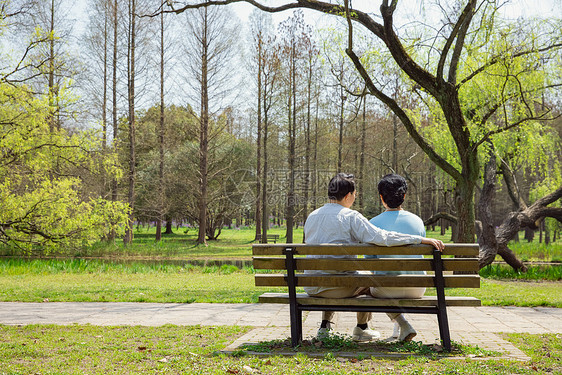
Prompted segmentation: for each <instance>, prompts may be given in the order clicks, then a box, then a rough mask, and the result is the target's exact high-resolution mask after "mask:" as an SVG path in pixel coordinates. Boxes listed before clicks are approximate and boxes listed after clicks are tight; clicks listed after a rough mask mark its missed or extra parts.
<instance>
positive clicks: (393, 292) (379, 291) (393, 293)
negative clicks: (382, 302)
mask: <svg viewBox="0 0 562 375" xmlns="http://www.w3.org/2000/svg"><path fill="white" fill-rule="evenodd" d="M370 292H371V295H372V296H373V297H375V298H421V297H423V295H424V293H425V288H391V287H380V288H374V287H371V289H370ZM386 315H388V317H389V318H390V319H396V318H397V317H398V316H399V315H400V313H386Z"/></svg>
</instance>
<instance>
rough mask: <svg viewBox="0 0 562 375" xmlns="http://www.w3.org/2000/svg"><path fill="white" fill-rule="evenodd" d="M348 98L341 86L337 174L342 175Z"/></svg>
mask: <svg viewBox="0 0 562 375" xmlns="http://www.w3.org/2000/svg"><path fill="white" fill-rule="evenodd" d="M342 75H343V69H342ZM346 99H347V98H346V96H345V95H344V91H343V86H341V88H340V100H341V102H340V105H341V107H340V128H339V139H338V170H337V172H338V173H340V172H342V169H341V168H342V163H343V161H342V152H343V114H344V112H343V110H344V104H345V100H346Z"/></svg>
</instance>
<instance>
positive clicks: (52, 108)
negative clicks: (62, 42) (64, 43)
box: [48, 0, 57, 133]
mask: <svg viewBox="0 0 562 375" xmlns="http://www.w3.org/2000/svg"><path fill="white" fill-rule="evenodd" d="M50 16H51V20H50V25H49V32H50V35H49V72H48V80H49V83H48V85H49V87H48V90H49V93H48V94H49V117H48V122H49V130H50V131H51V133H52V132H53V131H54V130H55V114H56V112H57V111H56V109H55V106H56V105H55V96H56V92H55V91H56V89H55V0H51V14H50Z"/></svg>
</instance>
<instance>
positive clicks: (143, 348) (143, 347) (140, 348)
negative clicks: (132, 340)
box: [137, 346, 146, 352]
mask: <svg viewBox="0 0 562 375" xmlns="http://www.w3.org/2000/svg"><path fill="white" fill-rule="evenodd" d="M137 350H138V351H139V352H142V351H143V350H146V346H139V347H138V348H137Z"/></svg>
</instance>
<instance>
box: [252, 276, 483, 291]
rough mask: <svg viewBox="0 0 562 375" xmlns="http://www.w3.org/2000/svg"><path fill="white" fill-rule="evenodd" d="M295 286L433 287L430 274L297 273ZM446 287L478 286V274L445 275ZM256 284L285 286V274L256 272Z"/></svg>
mask: <svg viewBox="0 0 562 375" xmlns="http://www.w3.org/2000/svg"><path fill="white" fill-rule="evenodd" d="M296 278H297V286H325V287H361V286H374V287H381V286H384V287H425V288H429V287H433V286H435V285H434V282H433V276H432V275H397V276H379V275H350V274H347V275H337V274H330V275H314V274H306V275H304V274H299V275H297V277H296ZM443 279H444V280H445V287H446V288H479V287H480V276H478V275H445V276H443ZM255 281H256V286H287V280H286V275H283V274H256V275H255Z"/></svg>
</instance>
